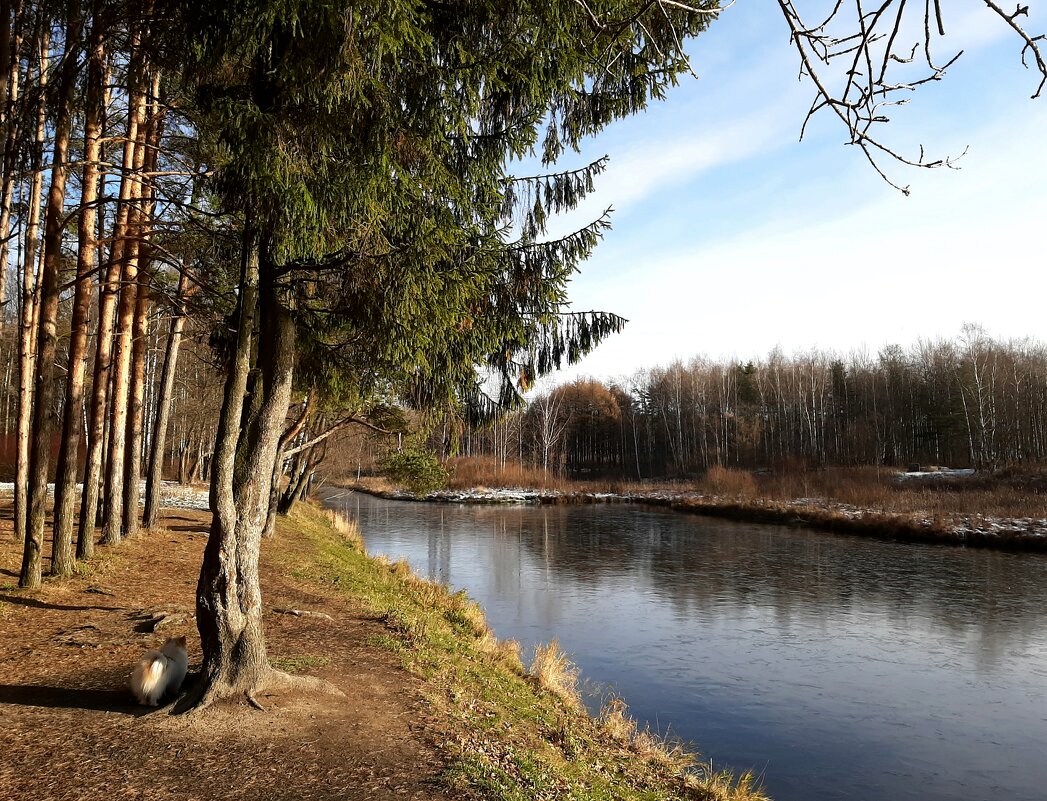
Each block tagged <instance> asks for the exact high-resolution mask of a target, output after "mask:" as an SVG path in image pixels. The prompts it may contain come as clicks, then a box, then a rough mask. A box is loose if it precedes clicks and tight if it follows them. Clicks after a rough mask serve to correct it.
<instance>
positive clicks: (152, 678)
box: [142, 657, 166, 694]
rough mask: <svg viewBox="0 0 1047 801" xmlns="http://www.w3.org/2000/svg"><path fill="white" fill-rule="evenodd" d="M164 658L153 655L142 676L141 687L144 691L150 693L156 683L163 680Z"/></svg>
mask: <svg viewBox="0 0 1047 801" xmlns="http://www.w3.org/2000/svg"><path fill="white" fill-rule="evenodd" d="M165 661H166V660H164V659H163V657H155V658H154V659H153V660H152V661H151V662H150V663H149V667H147V668H146V669H145V673H144V675H143V676H142V689H143V690H145V692H146V693H147V694H148V693H152V691H153V690H154V689H155V688H156V687H157V685H158V684H159V683H160V682H161V681H162V680H163V677H164V663H165Z"/></svg>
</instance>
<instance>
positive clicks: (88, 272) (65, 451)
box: [51, 2, 105, 576]
mask: <svg viewBox="0 0 1047 801" xmlns="http://www.w3.org/2000/svg"><path fill="white" fill-rule="evenodd" d="M99 6H100V4H99V3H98V2H95V4H94V21H93V23H92V29H91V41H90V44H89V52H88V76H87V100H86V110H85V118H84V170H83V186H82V189H81V195H80V209H81V210H80V220H79V223H78V228H77V256H76V276H77V280H76V288H75V290H74V292H73V312H72V320H71V321H70V332H69V370H68V372H67V373H66V382H65V407H64V408H65V415H64V418H63V420H62V443H61V446H60V448H59V451H58V465H57V468H56V475H55V511H54V546H53V551H52V554H53V555H52V559H51V573H52V574H53V575H56V576H65V575H69V574H70V573H71V572H72V569H73V560H72V553H71V552H72V534H73V510H74V508H75V506H74V502H75V500H76V474H77V457H78V455H79V449H80V436H81V434H82V430H83V423H82V421H83V416H82V408H83V405H84V376H85V373H86V372H87V329H88V326H89V324H90V318H91V295H92V293H93V291H94V280H93V278H92V275H93V271H94V269H95V266H96V265H95V262H96V261H97V257H98V253H97V249H98V243H97V232H96V230H95V226H96V225H97V220H98V210H97V206H96V200H97V199H98V178H99V174H100V162H101V157H102V91H103V86H102V80H103V75H104V72H105V69H104V64H103V61H104V58H105V51H104V46H103V32H102V23H101V21H100V19H99V17H100V9H99ZM78 546H79V543H78ZM80 550H81V549H80V548H79V547H78V548H77V551H78V553H79V551H80Z"/></svg>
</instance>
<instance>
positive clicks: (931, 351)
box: [463, 325, 1047, 479]
mask: <svg viewBox="0 0 1047 801" xmlns="http://www.w3.org/2000/svg"><path fill="white" fill-rule="evenodd" d="M463 442H464V445H465V450H466V451H467V452H469V453H472V454H484V455H492V456H497V457H499V458H500V459H502V460H505V459H516V460H520V461H522V462H524V463H525V464H528V465H531V466H534V467H538V468H544V469H550V470H553V471H554V472H562V473H563V474H566V475H569V476H572V477H586V476H610V477H621V478H633V479H644V478H654V477H673V476H691V475H696V474H699V473H701V472H703V471H705V470H707V469H708V468H709V467H711V466H713V465H720V466H724V467H742V468H748V469H760V468H772V467H782V466H788V465H794V466H800V465H804V466H811V467H814V466H828V465H834V466H860V465H893V466H898V467H907V466H910V465H914V464H915V465H924V466H927V465H947V466H953V467H968V466H969V467H977V468H991V467H996V466H999V465H1001V464H1012V463H1020V462H1039V463H1043V462H1045V461H1047V344H1044V343H1041V342H1038V341H1033V340H1028V339H1023V340H1009V341H1001V340H997V339H994V338H993V337H991V336H989V335H988V334H987V333H986V332H985V331H984V329H982V328H981V327H979V326H977V325H966V326H964V327H963V329H962V331H961V333H960V334H959V336H957V337H956V338H954V339H939V340H936V341H922V342H919V343H917V344H915V345H913V346H911V347H909V348H907V349H906V348H902V347H900V346H888V347H885V348H883V349H882V350H881V351H880V352H879V353H878V354H876V355H875V356H873V355H871V354H869V353H867V352H855V353H851V354H849V355H846V356H844V355H840V354H836V353H833V352H831V351H817V350H815V351H809V352H806V353H798V354H794V355H792V356H786V355H785V354H783V353H782V352H781V351H779V350H775V351H772V352H771V353H770V354H768V355H767V356H766V357H764V358H762V359H757V360H749V361H744V362H739V361H716V360H710V359H705V358H700V357H699V358H694V359H691V360H690V361H689V362H686V363H684V362H679V361H678V362H674V363H673V364H670V365H668V366H663V367H656V368H651V369H647V370H641V371H639V372H637V373H636V374H635V375H633V376H632V377H631V378H629V379H627V380H619V381H611V382H603V381H597V380H591V379H586V380H579V381H575V382H573V383H570V384H566V385H563V386H559V387H555V388H553V389H551V390H549V391H546V392H543V393H541V394H539V395H537V396H536V397H534V398H533V399H531V400H530V402H529V404H528V407H527V408H526V409H525V410H523V411H522V412H520V413H519V414H517V415H515V416H513V417H509V418H506V419H504V420H501V421H499V423H498V424H497V425H489V426H486V427H484V428H482V429H477V430H471V431H468V432H466V433H465V434H464V436H463Z"/></svg>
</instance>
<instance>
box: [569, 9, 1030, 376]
mask: <svg viewBox="0 0 1047 801" xmlns="http://www.w3.org/2000/svg"><path fill="white" fill-rule="evenodd" d="M803 5H805V6H810V5H811V4H810V3H803ZM1045 6H1047V3H1045V2H1044V1H1043V0H1040V5H1039V8H1036V9H1033V12H1032V17H1031V19H1029V20H1026V21H1025V22H1024V23H1023V24H1024V25H1025V27H1026V30H1029V31H1030V32H1031V33H1040V32H1044V31H1047V13H1045V12H1047V8H1045ZM943 7H944V11H945V13H946V17H945V24H946V32H947V34H948V35H949V36H948V38H947V39H946V40H944V43H945V44H946V45H947V46H946V47H944V48H943V49H942V54H943V55H945V51H946V50H949V51H950V53H949V55H951V51H954V50H956V49H961V48H962V49H964V50H965V53H964V55H963V57H961V59H960V60H959V62H957V64H956V65H954V66H953V67H952V68H951V69H950V70H949V73H948V75H947V77H946V78H945V80H944V81H942V82H940V83H936V84H931V85H928V86H926V87H924V88H923V89H921V90H920V91H919V92H917V93H916V95H915V97H914V99H913V100H912V102H911V103H910V104H909V105H908V106H906V107H905V108H901V109H897V110H896V113H894V114H892V122H891V123H890V125H889V126H887V128H886V129H884V131H883V132H882V134H881V135H882V136H883V138H885V139H887V140H888V141H889V142H890V143H891V144H892V145H894V146H896V147H897V148H899V149H901V150H904V151H906V152H908V153H916V152H917V151H918V147H919V145H920V144H921V143H922V144H924V145H925V146H926V148H927V151H928V153H929V154H930V155H931V156H948V155H957V154H959V153H961V152H963V151H964V149H965V148H967V154H966V155H965V156H964V158H963V159H962V160H961V161H960V162H959V165H960V166H961V169H959V170H949V169H940V170H917V169H912V168H906V167H903V166H901V165H892V164H888V163H886V162H885V166H886V168H887V169H888V171H889V172H890V174H891V177H892V178H893V179H895V180H896V181H897V182H899V183H901V184H908V185H910V186H911V189H912V194H911V195H910V196H909V197H905V196H903V195H902V194H901V193H899V192H898V191H897V190H894V189H892V188H891V187H889V186H888V185H887V184H886V183H884V182H883V181H882V180H881V179H880V178H879V176H877V174H876V173H875V172H874V171H873V170H872V168H871V167H869V166H868V164H867V162H866V161H865V159H864V157H863V156H862V154H861V152H860V151H858V150H857V149H856V148H853V147H850V146H847V145H846V144H845V142H846V138H847V137H846V133H845V131H844V130H843V128H842V126H840V125H839V124H838V123H836V122H835V121H833V120H830V118H829V117H828V116H823V118H822V119H820V120H818V121H817V123H816V124H815V125H814V126H813V127H809V129H808V134H807V136H806V138H805V139H804V141H803V142H798V141H797V139H798V135H799V131H800V126H801V124H802V122H803V118H804V115H805V113H806V110H807V107H808V105H809V104H810V100H811V98H812V96H813V95H812V89H811V87H810V85H809V84H807V83H805V82H801V81H799V80H798V79H797V57H796V55H795V53H794V51H793V50H792V48H791V47H790V45H789V42H788V33H787V29H786V25H785V22H784V20H783V19H782V18H781V14H780V12H779V10H778V6H777V3H776V2H774V0H739V1H738V2H737V3H736V5H734V6H733V7H731V8H730V9H728V10H727V11H725V12H724V13H723V15H722V17H721V18H720V19H719V20H718V21H716V22H715V23H713V25H712V26H711V27H710V29H709V30H708V31H707V32H706V33H705V34H703V35H702V36H701V37H699V38H698V39H696V40H695V41H694V42H693V43H692V44H691V46H690V47H689V51H690V52H691V53H692V63H693V67H694V69H695V71H696V72H697V73H698V76H699V77H698V79H697V80H694V79H684V80H683V81H682V83H681V85H680V86H679V87H678V88H677V89H675V90H674V91H672V92H671V93H670V95H669V97H668V99H667V100H666V101H665V102H663V103H659V104H656V105H654V106H652V107H651V108H649V109H648V111H647V112H646V113H645V114H643V115H641V116H638V117H634V118H631V119H628V120H624V121H621V122H619V123H616V124H615V125H613V126H611V127H609V128H608V129H606V130H605V131H604V132H603V133H602V134H601V135H600V136H599V137H598V138H596V139H595V140H593V141H592V142H590V143H589V146H587V147H586V148H585V150H584V152H583V153H582V154H581V155H580V156H578V157H577V158H576V160H575V161H576V162H577V163H581V162H582V161H589V160H593V159H595V158H597V157H599V156H601V155H603V154H605V153H606V154H609V155H610V156H611V164H610V167H609V168H608V170H607V172H606V173H605V174H604V175H603V176H602V177H601V178H600V180H599V183H598V186H597V191H596V192H595V193H594V195H593V196H592V197H591V198H589V199H587V201H586V202H585V203H584V204H583V206H582V207H580V208H579V209H578V210H576V211H575V212H574V213H572V214H571V215H568V216H567V217H566V218H565V219H563V220H560V221H558V223H557V225H556V229H555V230H554V231H553V232H552V233H553V234H558V233H564V232H566V231H567V230H571V229H574V228H577V227H579V225H580V224H582V223H583V222H584V221H586V220H588V219H591V218H593V217H595V216H597V215H598V214H599V211H600V210H601V209H602V208H604V207H606V206H613V207H614V209H615V212H614V216H613V219H612V222H613V226H614V227H613V230H612V231H611V232H610V233H609V234H608V236H607V237H606V239H605V241H604V242H603V243H602V244H601V245H600V246H599V247H598V248H597V251H596V253H595V255H594V256H593V257H592V258H591V259H590V260H589V261H588V262H587V263H586V264H584V265H583V267H582V271H581V273H580V274H579V275H578V276H576V278H575V280H574V282H573V283H572V288H571V298H572V301H573V308H575V309H578V310H585V309H593V308H596V309H603V310H609V311H614V312H617V313H618V314H621V315H622V316H624V317H626V318H628V319H629V320H630V323H629V325H628V326H626V329H625V331H624V332H623V333H621V334H618V335H616V336H614V337H611V338H609V339H608V340H607V341H606V342H604V343H603V344H602V345H601V346H600V347H599V348H597V350H596V351H595V352H594V353H592V354H591V355H589V356H588V357H586V359H585V360H584V361H583V362H582V363H581V364H580V365H578V366H576V367H573V368H570V369H568V370H564V371H561V372H560V373H558V374H556V375H554V376H553V377H552V378H551V381H552V382H554V383H560V382H562V381H565V380H570V379H572V378H574V377H578V376H594V377H600V378H605V379H606V378H614V377H618V376H628V375H631V374H632V373H634V372H635V371H636V370H638V369H640V368H643V367H653V366H656V365H659V364H662V365H664V364H668V363H669V362H671V361H672V360H674V359H677V358H679V359H682V360H684V361H686V360H688V359H690V358H691V357H694V356H708V357H711V358H716V359H720V358H738V359H742V360H746V359H749V358H758V357H761V356H765V355H766V354H767V353H768V352H769V351H770V350H771V349H772V348H775V347H780V348H781V349H782V350H783V351H784V352H785V353H787V354H789V353H794V352H802V351H808V350H811V349H819V350H832V351H835V352H838V353H841V354H847V353H849V352H851V351H852V350H859V349H865V350H868V351H869V352H870V353H872V354H875V353H876V352H878V351H879V349H880V348H881V347H882V346H884V345H885V344H900V345H903V346H906V345H909V344H912V343H914V342H916V341H917V340H918V339H921V338H923V339H934V338H937V337H954V336H955V335H956V334H958V332H959V330H960V327H961V325H962V324H963V323H965V322H976V323H980V324H982V325H983V326H984V327H985V328H986V329H987V331H988V332H989V333H990V334H991V335H993V336H995V337H997V338H1001V339H1007V338H1021V337H1026V336H1028V337H1033V338H1036V339H1047V329H1045V326H1044V324H1043V323H1042V322H1041V321H1042V320H1043V319H1044V306H1045V303H1047V271H1045V270H1044V266H1045V258H1044V247H1045V245H1047V234H1045V232H1047V147H1045V145H1047V136H1045V134H1047V96H1045V97H1042V98H1040V99H1038V100H1035V101H1034V100H1030V95H1031V94H1032V93H1033V91H1035V89H1036V85H1037V83H1038V77H1037V73H1035V72H1033V71H1031V70H1026V69H1024V68H1023V67H1022V65H1021V62H1020V58H1019V53H1020V49H1021V48H1020V44H1019V40H1018V39H1017V38H1015V37H1014V35H1013V34H1012V33H1011V32H1010V30H1009V28H1007V27H1006V26H1005V25H1004V24H1003V23H1002V22H1001V21H1000V20H998V18H996V17H995V16H994V15H993V14H992V13H991V12H989V11H988V10H983V9H982V8H978V4H977V3H970V4H967V3H958V2H948V3H946V4H943ZM950 14H951V15H952V16H949V15H950ZM913 43H915V39H914V40H913ZM943 60H944V59H943ZM565 166H574V164H570V163H565Z"/></svg>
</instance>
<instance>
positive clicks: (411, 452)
mask: <svg viewBox="0 0 1047 801" xmlns="http://www.w3.org/2000/svg"><path fill="white" fill-rule="evenodd" d="M381 467H382V471H383V472H384V473H385V474H386V475H387V476H388V477H389V478H390V479H392V480H393V481H395V482H396V483H398V484H401V485H403V486H404V487H406V488H407V489H409V490H410V491H411V492H413V493H414V494H415V495H425V494H427V493H430V492H433V491H434V490H438V489H441V488H443V487H444V486H445V485H446V484H447V471H446V470H445V469H444V467H443V465H442V464H440V460H439V459H437V458H436V454H435V453H433V452H432V451H429V450H425V449H422V448H410V447H408V448H403V449H402V450H399V451H396V452H394V453H391V454H389V455H388V456H386V457H385V458H384V459H383V460H382V463H381Z"/></svg>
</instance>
